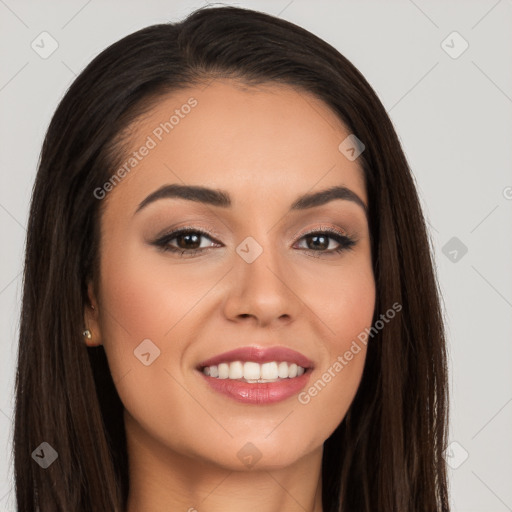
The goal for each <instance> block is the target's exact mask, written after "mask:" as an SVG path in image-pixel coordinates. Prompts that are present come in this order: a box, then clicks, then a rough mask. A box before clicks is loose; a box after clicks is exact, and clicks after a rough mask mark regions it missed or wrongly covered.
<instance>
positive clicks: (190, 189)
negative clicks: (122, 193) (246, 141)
mask: <svg viewBox="0 0 512 512" xmlns="http://www.w3.org/2000/svg"><path fill="white" fill-rule="evenodd" d="M172 198H178V199H187V200H189V201H196V202H199V203H205V204H210V205H212V206H218V207H221V208H229V207H231V206H232V204H233V203H232V201H231V197H230V195H229V193H228V192H227V191H225V190H220V189H212V188H207V187H202V186H199V185H177V184H172V185H164V186H162V187H160V188H159V189H157V190H155V191H154V192H152V193H151V194H149V195H148V196H147V197H146V198H145V199H144V200H143V201H142V202H141V203H140V204H139V206H138V207H137V209H136V210H135V213H137V212H139V211H140V210H142V209H143V208H145V207H146V206H147V205H149V204H150V203H153V202H154V201H157V200H159V199H172ZM335 199H342V200H346V201H351V202H353V203H356V204H357V205H359V206H360V207H361V208H362V209H363V210H364V212H365V215H368V207H367V206H366V204H365V203H364V201H363V200H362V199H361V198H360V197H359V196H358V195H357V194H356V193H355V192H354V191H352V190H350V189H349V188H347V187H343V186H334V187H331V188H328V189H325V190H321V191H319V192H311V193H309V194H304V195H302V196H299V197H298V198H297V199H296V200H295V201H294V202H293V203H292V205H291V206H290V211H297V210H306V209H308V208H315V207H317V206H322V205H324V204H327V203H329V202H331V201H333V200H335Z"/></svg>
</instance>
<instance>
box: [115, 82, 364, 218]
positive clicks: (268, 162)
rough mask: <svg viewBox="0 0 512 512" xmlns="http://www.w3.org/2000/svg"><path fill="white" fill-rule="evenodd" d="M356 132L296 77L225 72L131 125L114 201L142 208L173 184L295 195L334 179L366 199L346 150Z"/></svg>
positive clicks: (281, 197) (241, 197) (252, 196)
mask: <svg viewBox="0 0 512 512" xmlns="http://www.w3.org/2000/svg"><path fill="white" fill-rule="evenodd" d="M349 134H350V132H349V131H347V128H346V127H345V126H344V125H343V123H342V122H341V121H340V119H339V118H338V117H337V116H336V114H335V113H334V112H333V111H332V110H331V109H330V108H329V107H328V106H327V105H326V104H325V103H324V102H322V101H321V100H320V99H318V98H317V97H316V96H314V95H312V94H310V93H308V92H306V91H303V90H299V89H296V88H292V87H290V86H285V85H280V84H274V83H271V84H264V85H259V86H257V87H254V86H247V85H244V86H242V85H241V84H239V83H237V82H235V81H232V80H218V81H213V82H211V83H210V84H209V85H206V84H203V85H201V86H197V87H190V88H187V89H183V90H180V91H176V92H173V93H171V94H169V95H167V96H165V97H163V98H162V99H160V100H159V101H158V102H157V103H156V104H154V105H153V106H152V108H151V109H150V110H149V111H148V112H146V113H145V114H144V115H143V116H141V118H139V119H138V120H137V121H136V122H134V123H133V125H132V126H131V127H130V129H129V135H128V138H127V146H128V147H129V148H130V149H129V150H128V152H127V153H126V155H120V157H121V160H122V163H121V165H120V166H118V168H116V169H113V170H112V171H113V174H116V173H117V174H122V179H120V180H116V185H115V186H114V187H112V188H113V190H112V191H111V192H109V197H108V199H109V201H108V202H110V201H112V202H114V203H116V202H117V201H121V200H122V202H123V203H124V204H125V206H126V203H130V204H131V203H133V208H132V209H134V208H136V204H138V203H139V202H140V201H141V200H142V199H143V198H144V197H145V196H146V195H147V194H149V193H151V192H153V191H154V190H155V189H157V188H159V187H161V186H162V185H164V184H170V183H180V184H190V185H202V186H211V187H212V188H222V189H226V190H230V191H231V192H230V195H231V196H232V197H233V204H234V206H235V207H236V206H237V204H238V205H242V204H244V203H246V202H247V201H254V200H259V201H260V202H261V198H262V197H264V198H265V199H266V200H275V202H286V203H288V204H291V202H293V199H294V198H295V197H296V196H298V195H300V194H303V193H305V192H307V191H311V190H314V189H315V188H327V187H329V186H332V185H343V186H347V187H349V188H351V189H352V190H353V191H354V192H356V193H357V194H358V195H359V196H360V197H361V198H362V199H363V201H364V202H366V201H367V200H366V191H365V186H364V178H363V173H362V170H361V168H360V166H359V164H358V162H357V160H356V161H350V160H349V159H347V158H346V157H345V155H344V154H343V153H342V152H340V150H339V149H338V147H339V145H340V143H341V142H342V141H343V140H344V139H345V138H346V137H347V136H348V135H349ZM121 168H124V172H121V173H119V170H120V169H121ZM267 203H268V201H267Z"/></svg>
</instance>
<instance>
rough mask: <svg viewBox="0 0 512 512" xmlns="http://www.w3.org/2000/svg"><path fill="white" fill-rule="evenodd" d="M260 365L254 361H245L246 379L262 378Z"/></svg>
mask: <svg viewBox="0 0 512 512" xmlns="http://www.w3.org/2000/svg"><path fill="white" fill-rule="evenodd" d="M260 376H261V375H260V365H259V364H258V363H254V362H252V361H247V362H246V363H244V379H246V380H258V379H259V378H260Z"/></svg>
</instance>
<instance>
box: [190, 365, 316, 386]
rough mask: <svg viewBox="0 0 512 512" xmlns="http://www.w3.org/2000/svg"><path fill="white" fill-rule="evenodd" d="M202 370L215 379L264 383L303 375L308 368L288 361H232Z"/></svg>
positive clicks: (202, 368)
mask: <svg viewBox="0 0 512 512" xmlns="http://www.w3.org/2000/svg"><path fill="white" fill-rule="evenodd" d="M200 370H201V371H202V373H203V374H204V375H206V376H208V377H212V378H215V379H221V380H222V379H227V380H236V381H239V382H247V383H250V384H256V383H260V384H263V383H266V382H278V381H281V380H286V379H295V378H297V377H300V376H301V375H303V374H304V373H305V372H306V371H307V370H308V369H307V368H304V367H302V366H299V365H297V364H296V363H291V362H288V361H269V362H266V363H257V362H255V361H231V362H225V363H220V364H218V365H211V366H204V367H201V368H200Z"/></svg>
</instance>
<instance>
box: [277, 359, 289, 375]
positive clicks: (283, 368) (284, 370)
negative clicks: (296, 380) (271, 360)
mask: <svg viewBox="0 0 512 512" xmlns="http://www.w3.org/2000/svg"><path fill="white" fill-rule="evenodd" d="M277 374H278V376H279V377H280V378H281V379H286V378H287V377H288V363H286V362H284V361H283V362H282V363H279V366H278V367H277Z"/></svg>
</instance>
